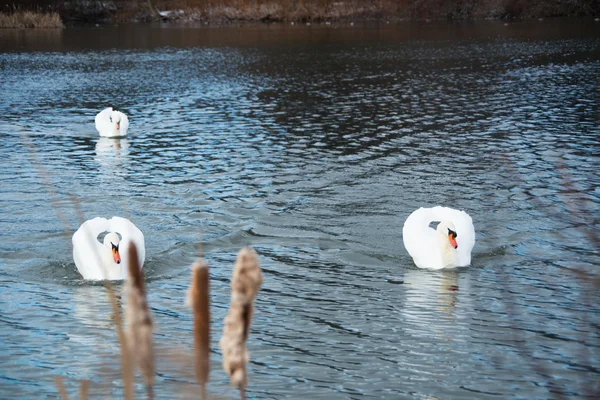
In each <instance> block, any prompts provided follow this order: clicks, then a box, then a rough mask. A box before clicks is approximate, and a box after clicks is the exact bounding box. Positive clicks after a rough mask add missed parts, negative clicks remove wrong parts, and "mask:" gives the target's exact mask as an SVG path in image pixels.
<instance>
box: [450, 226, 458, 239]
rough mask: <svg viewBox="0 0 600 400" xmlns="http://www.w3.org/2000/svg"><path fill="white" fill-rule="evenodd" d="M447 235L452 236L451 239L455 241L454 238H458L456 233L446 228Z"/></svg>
mask: <svg viewBox="0 0 600 400" xmlns="http://www.w3.org/2000/svg"><path fill="white" fill-rule="evenodd" d="M448 235H449V236H452V239H456V236H458V235H457V234H456V232H454V231H453V230H452V229H450V228H448Z"/></svg>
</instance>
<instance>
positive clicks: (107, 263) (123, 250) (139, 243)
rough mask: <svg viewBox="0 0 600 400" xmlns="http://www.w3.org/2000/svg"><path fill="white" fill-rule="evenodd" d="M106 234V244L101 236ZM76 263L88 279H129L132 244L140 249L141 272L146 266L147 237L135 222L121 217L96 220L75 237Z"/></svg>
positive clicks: (74, 255) (74, 253)
mask: <svg viewBox="0 0 600 400" xmlns="http://www.w3.org/2000/svg"><path fill="white" fill-rule="evenodd" d="M103 233H106V235H105V236H104V239H103V243H100V239H99V236H101V235H102V234H103ZM72 240H73V259H74V260H75V266H76V267H77V270H78V271H79V273H80V274H81V275H82V276H83V278H84V279H90V280H102V279H109V280H117V279H125V278H127V275H128V273H127V265H128V262H129V256H128V250H129V245H130V243H134V244H135V246H136V248H137V253H138V259H139V263H140V268H141V267H142V266H143V265H144V259H145V257H146V248H145V247H144V235H143V234H142V232H141V231H140V230H139V229H138V228H137V227H136V226H135V225H134V224H133V223H131V221H129V220H128V219H125V218H121V217H112V218H111V219H106V218H100V217H96V218H94V219H90V220H88V221H85V222H84V223H83V224H81V226H80V227H79V229H78V230H77V232H75V233H74V234H73V238H72Z"/></svg>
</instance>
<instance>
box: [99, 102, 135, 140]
mask: <svg viewBox="0 0 600 400" xmlns="http://www.w3.org/2000/svg"><path fill="white" fill-rule="evenodd" d="M95 121H96V129H97V130H98V133H99V134H100V136H104V137H123V136H126V135H127V129H128V128H129V119H128V118H127V115H125V114H123V113H122V112H121V111H116V110H114V111H113V109H112V107H108V108H105V109H104V110H102V111H100V112H99V113H98V115H96V119H95Z"/></svg>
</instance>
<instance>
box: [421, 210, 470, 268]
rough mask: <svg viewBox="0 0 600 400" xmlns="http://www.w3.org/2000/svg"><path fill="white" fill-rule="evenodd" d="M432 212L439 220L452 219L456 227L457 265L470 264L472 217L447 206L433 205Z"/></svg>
mask: <svg viewBox="0 0 600 400" xmlns="http://www.w3.org/2000/svg"><path fill="white" fill-rule="evenodd" d="M431 210H432V212H433V213H434V214H435V215H436V216H437V217H438V218H439V220H440V221H442V220H447V221H452V223H454V226H455V227H456V233H457V234H458V235H457V237H456V243H458V248H457V249H456V252H457V254H458V265H459V266H466V265H469V264H471V250H473V246H475V227H474V226H473V219H472V218H471V216H470V215H469V214H467V213H466V212H464V211H462V210H454V209H452V208H448V207H440V206H437V207H433V208H432V209H431Z"/></svg>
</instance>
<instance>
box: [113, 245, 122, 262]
mask: <svg viewBox="0 0 600 400" xmlns="http://www.w3.org/2000/svg"><path fill="white" fill-rule="evenodd" d="M112 253H113V258H114V259H115V262H116V263H117V264H121V255H120V254H119V249H118V248H117V247H113V249H112Z"/></svg>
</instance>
